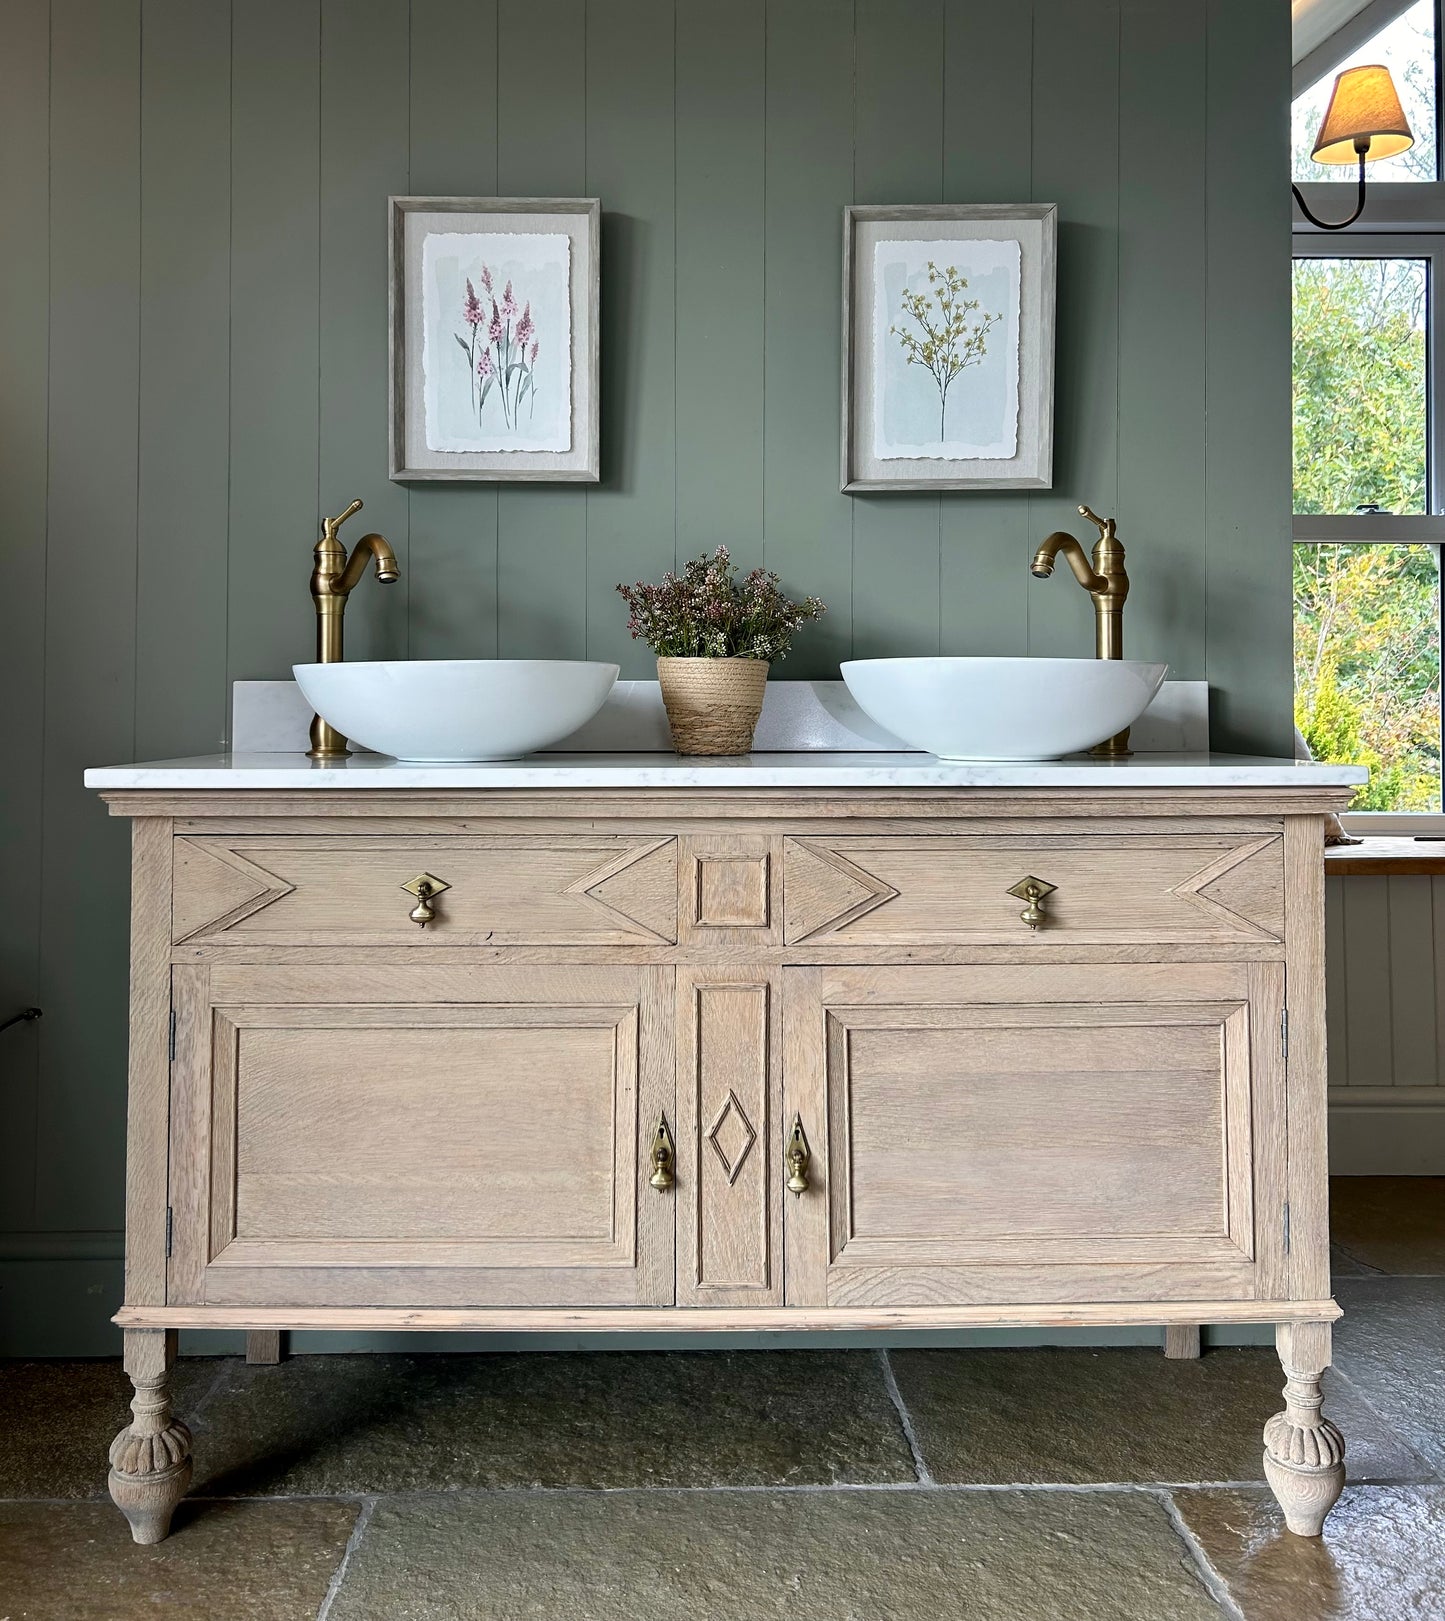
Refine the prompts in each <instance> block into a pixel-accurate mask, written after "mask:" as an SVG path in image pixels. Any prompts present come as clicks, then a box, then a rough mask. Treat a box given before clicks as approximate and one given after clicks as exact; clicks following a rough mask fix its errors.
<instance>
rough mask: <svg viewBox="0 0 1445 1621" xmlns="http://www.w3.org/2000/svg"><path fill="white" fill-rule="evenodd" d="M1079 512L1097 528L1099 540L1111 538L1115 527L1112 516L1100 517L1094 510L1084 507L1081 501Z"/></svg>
mask: <svg viewBox="0 0 1445 1621" xmlns="http://www.w3.org/2000/svg"><path fill="white" fill-rule="evenodd" d="M1079 512H1080V515H1081V516H1083V517H1085V518H1087V519H1088V520H1089V522H1090V523H1091V524H1093V525H1094V526H1095V528H1097V529H1098V531H1099V539H1100V540H1113V538H1114V531H1115V528H1116V527H1117V525H1116V522H1115V520H1114V519H1113V518H1101V517H1100V516H1099V515H1098V514H1097V513H1096V512H1094V511H1092V510H1091V509H1090V508H1088V507H1086V506H1085V505H1084V504H1083V502H1082V501H1081V502H1080V503H1079Z"/></svg>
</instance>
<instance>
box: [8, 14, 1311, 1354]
mask: <svg viewBox="0 0 1445 1621" xmlns="http://www.w3.org/2000/svg"><path fill="white" fill-rule="evenodd" d="M1288 60H1289V48H1288V11H1287V8H1286V7H1285V6H1284V5H1282V4H1264V3H1261V0H1033V3H1032V4H1030V3H1029V0H1008V3H1006V4H1000V3H998V0H856V3H855V0H230V3H228V0H0V234H3V246H4V253H3V262H4V265H5V273H4V275H3V276H0V409H3V418H0V543H3V547H4V573H3V580H4V590H3V593H0V671H3V680H4V690H5V692H6V695H7V703H6V705H5V743H6V750H5V771H6V782H5V791H4V795H3V803H0V862H3V891H0V892H3V894H4V895H5V901H6V904H5V907H4V911H3V915H0V937H3V939H0V945H3V993H0V1016H3V1014H4V1013H6V1012H8V1011H10V1010H11V1009H12V1008H18V1007H20V1006H23V1005H25V1004H27V1003H30V1002H38V1003H40V1004H41V1005H42V1006H43V1007H44V1009H45V1019H44V1021H43V1023H42V1024H41V1025H39V1026H38V1027H24V1028H20V1029H16V1030H12V1031H9V1032H6V1034H5V1035H4V1036H3V1037H0V1064H3V1070H0V1136H3V1143H4V1155H3V1162H4V1166H5V1170H4V1174H3V1175H0V1291H3V1292H0V1312H3V1311H4V1310H5V1308H6V1307H7V1305H8V1306H9V1307H10V1308H11V1312H12V1316H13V1315H14V1313H15V1312H16V1311H17V1310H19V1309H20V1308H21V1307H22V1306H23V1308H24V1310H25V1311H27V1312H29V1311H30V1310H31V1309H32V1306H33V1307H34V1309H35V1310H36V1311H38V1312H39V1317H38V1318H37V1319H36V1320H35V1321H32V1322H30V1323H29V1324H27V1326H26V1328H25V1329H24V1331H23V1333H22V1334H21V1341H22V1342H23V1344H24V1345H25V1346H27V1347H31V1348H33V1347H36V1346H38V1345H40V1343H41V1342H44V1345H45V1346H46V1347H48V1348H52V1349H66V1348H71V1349H85V1348H87V1345H89V1344H93V1343H94V1333H101V1332H103V1330H100V1329H95V1330H94V1331H93V1332H92V1330H91V1329H90V1328H89V1327H88V1326H87V1325H90V1324H92V1323H95V1324H99V1323H102V1322H103V1319H104V1316H105V1314H106V1313H107V1312H108V1311H109V1310H110V1309H111V1308H112V1306H113V1304H114V1301H113V1298H112V1296H111V1293H110V1291H109V1288H108V1287H100V1288H96V1289H95V1292H94V1294H93V1295H91V1296H88V1297H85V1298H81V1297H80V1296H75V1297H74V1298H71V1296H66V1299H65V1300H64V1301H62V1300H60V1299H59V1298H58V1296H57V1294H56V1291H57V1290H58V1291H59V1292H60V1294H64V1293H65V1289H66V1287H67V1285H65V1283H64V1279H65V1278H66V1277H71V1278H72V1279H73V1281H74V1288H75V1289H77V1290H78V1289H80V1288H81V1286H82V1283H84V1285H85V1286H87V1287H94V1278H95V1276H96V1275H97V1274H96V1272H95V1268H96V1266H101V1268H102V1273H103V1276H104V1277H106V1278H109V1277H111V1276H112V1270H105V1269H107V1268H110V1269H113V1260H105V1259H104V1257H106V1256H111V1257H113V1255H114V1253H115V1249H116V1240H115V1237H114V1234H115V1232H116V1229H117V1227H118V1225H119V1216H120V1209H121V1178H122V1146H121V1145H122V1120H123V1112H124V1040H125V1018H124V1010H125V933H126V910H125V907H126V848H125V846H126V829H125V827H124V825H122V824H120V823H117V822H113V821H108V820H107V818H106V816H105V814H104V812H103V809H102V807H101V806H100V805H99V804H98V802H97V801H96V800H95V799H94V797H93V796H92V795H89V794H87V793H86V791H85V790H84V789H83V788H82V787H81V785H80V773H81V770H82V768H83V767H84V766H86V765H89V764H98V763H107V762H116V761H123V760H129V759H133V758H138V757H139V758H148V757H157V756H164V755H176V754H188V753H197V752H204V751H208V750H212V749H215V748H216V747H217V746H218V745H219V744H220V742H221V740H222V739H223V737H224V735H225V731H226V725H227V718H226V717H227V707H228V690H229V685H230V683H231V682H232V681H233V680H236V679H238V678H250V677H266V676H281V675H284V674H285V673H286V671H287V668H288V666H289V665H290V663H291V662H292V660H294V659H297V658H304V657H306V656H307V655H308V651H309V647H310V637H311V610H310V604H309V602H308V601H307V596H306V577H307V574H308V571H309V568H310V548H311V544H312V540H313V536H314V533H315V531H316V527H317V522H318V518H319V516H320V515H321V514H322V513H323V512H334V511H337V510H339V509H340V508H341V507H342V506H344V505H345V503H346V502H347V501H348V500H350V499H351V497H352V496H354V495H360V496H362V497H363V498H364V499H365V501H366V506H367V512H366V517H367V519H368V521H369V522H370V524H371V526H373V527H375V528H379V529H380V530H382V531H383V532H384V533H385V534H386V535H388V536H389V537H390V539H391V541H392V544H393V545H394V547H395V549H396V551H397V554H398V556H399V557H400V559H401V561H402V566H403V570H404V577H403V579H402V581H401V582H400V583H399V584H398V585H397V586H395V587H394V588H390V589H388V590H386V591H380V590H376V589H374V588H373V587H371V586H368V587H367V588H365V589H363V590H362V591H361V592H359V593H358V595H357V597H356V600H355V603H354V605H353V607H352V609H351V614H350V630H349V640H350V648H351V650H352V652H353V653H354V654H355V655H358V656H361V655H371V656H385V655H391V656H406V655H410V656H411V657H418V658H437V657H455V656H468V655H473V656H475V655H490V654H496V653H500V654H503V655H523V654H553V655H564V656H569V655H570V656H581V655H583V654H586V655H589V656H592V657H605V658H615V659H617V660H618V661H619V662H620V663H621V664H622V666H623V669H624V672H625V673H627V674H630V675H642V674H645V673H647V670H648V658H647V655H646V654H645V652H644V651H643V650H642V649H641V648H639V647H635V646H633V645H631V644H630V643H629V642H628V640H627V637H626V632H625V629H624V614H623V611H622V605H621V603H620V601H619V600H618V599H617V597H616V595H615V593H614V591H613V586H614V585H615V584H616V582H617V581H619V580H632V579H636V578H638V577H639V576H645V575H651V574H655V573H657V572H659V571H660V570H662V569H663V568H665V567H669V566H671V565H672V564H673V563H674V562H675V561H676V560H677V559H678V558H679V557H686V556H689V555H692V554H695V553H697V552H698V551H701V550H702V549H704V548H710V547H712V546H713V545H715V544H717V543H718V542H720V541H726V542H727V543H728V544H729V545H730V546H731V547H732V548H733V549H734V551H735V553H736V554H737V555H738V556H739V557H740V558H741V559H742V560H744V561H745V562H747V563H748V564H752V563H754V562H759V561H762V562H766V563H767V564H768V566H770V567H772V568H775V569H777V570H778V571H779V572H780V573H781V574H782V576H783V578H784V580H785V582H786V583H787V584H788V585H789V586H790V587H792V588H794V589H795V590H797V591H799V592H802V591H816V592H818V593H819V594H820V595H821V596H823V597H824V598H825V600H826V601H827V602H828V604H829V608H830V613H829V615H828V617H827V619H826V620H825V621H824V622H823V624H822V625H821V626H820V627H818V628H817V629H816V630H815V631H811V632H809V633H808V635H807V637H806V638H805V640H804V642H803V643H802V645H801V646H800V647H799V649H798V651H797V653H796V655H795V656H794V658H793V659H792V660H791V661H790V662H789V664H788V665H787V666H786V667H785V672H784V673H786V674H787V675H791V676H795V677H802V676H830V675H833V674H835V673H836V667H837V662H838V660H839V659H840V658H842V657H847V656H849V655H850V654H851V653H855V652H856V653H860V654H869V653H873V654H876V653H936V652H944V653H1024V652H1029V653H1035V654H1051V653H1062V654H1082V653H1087V652H1088V651H1089V650H1090V646H1091V643H1090V636H1091V623H1090V614H1089V611H1088V606H1087V604H1086V603H1085V602H1084V601H1083V599H1082V597H1081V595H1080V593H1079V592H1078V591H1077V590H1076V589H1074V588H1073V587H1072V585H1071V584H1070V582H1069V581H1068V579H1067V578H1066V577H1065V578H1061V579H1058V580H1055V581H1053V582H1051V583H1049V584H1047V585H1044V584H1040V583H1038V582H1031V581H1030V579H1029V576H1028V572H1027V561H1028V557H1029V554H1030V551H1031V548H1032V546H1033V544H1034V542H1035V540H1036V539H1037V538H1038V537H1039V536H1041V535H1042V534H1044V533H1045V532H1047V531H1048V530H1049V529H1051V528H1054V527H1057V526H1059V525H1061V524H1068V523H1070V522H1071V521H1073V519H1074V512H1073V509H1074V507H1075V505H1076V503H1077V502H1079V501H1081V500H1084V501H1088V502H1090V503H1091V504H1092V505H1093V506H1095V507H1096V508H1098V509H1099V510H1101V511H1106V512H1116V513H1117V514H1118V517H1119V526H1120V533H1121V535H1122V537H1123V538H1124V540H1125V542H1126V544H1127V545H1128V546H1129V549H1130V561H1131V565H1132V569H1133V572H1134V576H1135V581H1136V584H1135V592H1134V595H1133V597H1132V598H1131V600H1130V606H1129V638H1130V649H1131V651H1132V652H1134V653H1136V654H1138V655H1140V656H1144V657H1151V658H1153V657H1158V658H1164V659H1168V660H1169V661H1170V662H1171V663H1172V665H1173V666H1174V670H1175V673H1176V674H1177V675H1179V676H1182V677H1192V678H1204V677H1207V678H1208V679H1209V680H1210V681H1211V682H1212V683H1213V685H1214V687H1215V702H1216V717H1215V718H1216V733H1215V736H1216V742H1217V743H1218V744H1219V745H1221V746H1225V747H1242V748H1252V749H1262V750H1274V751H1279V750H1281V749H1283V748H1284V747H1285V746H1286V744H1287V742H1288V728H1289V707H1290V705H1289V688H1290V670H1289V634H1290V633H1289V601H1288V596H1289V563H1288V552H1287V537H1288V499H1289V496H1288V491H1289V485H1288V479H1289V456H1288V437H1287V436H1288V431H1289V429H1288V403H1287V400H1288V396H1287V390H1288V340H1289V331H1288V321H1289V316H1288V307H1287V281H1286V274H1287V270H1286V263H1287V251H1286V250H1287V247H1288V236H1287V231H1288V203H1289V197H1288V191H1287V189H1286V187H1285V184H1284V181H1283V178H1282V176H1283V174H1284V152H1285V142H1286V136H1285V124H1286V104H1287V85H1288ZM390 192H416V193H425V192H434V193H468V192H472V193H479V194H492V193H497V194H502V195H528V194H533V195H536V194H541V195H589V196H590V195H595V196H598V197H600V198H601V199H602V203H603V209H604V215H603V248H602V355H603V359H602V366H603V372H602V411H603V416H602V460H603V479H602V482H601V484H600V485H598V486H596V487H594V488H590V489H585V488H581V487H577V486H561V485H559V486H555V487H552V488H548V487H545V486H531V487H514V488H498V487H497V486H495V485H476V486H472V487H467V486H451V487H439V486H436V487H427V486H425V485H423V486H419V487H416V488H413V489H410V490H408V489H406V488H403V487H401V486H398V485H394V484H391V483H389V482H388V480H387V478H386V472H385V469H386V410H387V405H386V392H385V390H386V376H385V356H386V308H385V282H386V262H385V199H386V196H387V194H388V193H390ZM1030 199H1038V200H1046V201H1050V202H1056V203H1057V204H1058V205H1059V210H1060V221H1061V224H1060V236H1059V249H1060V251H1059V327H1058V389H1057V461H1056V480H1055V487H1054V489H1053V490H1052V491H1049V492H1044V493H1035V494H1026V493H1023V492H1019V493H1012V492H999V493H993V494H979V495H968V494H953V495H944V496H936V495H917V494H909V495H898V496H892V497H889V496H883V495H871V496H862V497H848V496H844V495H842V494H840V493H839V490H838V372H839V285H838V283H839V252H840V218H841V210H842V208H843V205H844V204H845V203H848V202H852V201H856V202H878V203H888V202H893V203H896V202H910V203H929V202H939V201H945V202H970V201H979V202H999V201H1011V200H1017V201H1026V200H1030ZM27 1256H29V1257H37V1256H39V1257H45V1258H46V1259H44V1260H43V1261H35V1260H24V1259H22V1258H23V1257H27ZM67 1266H69V1268H70V1271H69V1272H67V1271H66V1267H67ZM37 1267H40V1268H41V1269H42V1270H43V1273H44V1277H45V1279H46V1280H47V1281H46V1283H45V1284H44V1286H43V1287H42V1286H41V1284H40V1283H39V1282H38V1281H37V1280H38V1279H39V1277H40V1273H39V1272H37V1271H36V1268H37ZM27 1268H28V1269H29V1270H27ZM72 1293H73V1291H72ZM47 1302H48V1303H49V1304H47ZM37 1303H38V1304H37ZM87 1333H91V1334H92V1338H91V1340H87V1341H85V1343H77V1339H78V1337H79V1339H80V1340H84V1339H85V1335H86V1334H87ZM12 1339H13V1334H12Z"/></svg>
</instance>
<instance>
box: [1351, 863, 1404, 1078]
mask: <svg viewBox="0 0 1445 1621" xmlns="http://www.w3.org/2000/svg"><path fill="white" fill-rule="evenodd" d="M1346 881H1347V882H1348V883H1349V886H1350V898H1349V903H1348V904H1349V912H1348V917H1349V933H1348V934H1347V936H1346V939H1345V1053H1346V1059H1347V1062H1348V1065H1349V1084H1350V1085H1351V1086H1388V1085H1389V1084H1390V1077H1391V1074H1392V1073H1393V1068H1394V1050H1393V1042H1392V1040H1391V1036H1392V1033H1393V1032H1392V1029H1391V1025H1390V950H1389V942H1390V890H1389V885H1390V880H1389V879H1388V878H1351V879H1348V880H1346Z"/></svg>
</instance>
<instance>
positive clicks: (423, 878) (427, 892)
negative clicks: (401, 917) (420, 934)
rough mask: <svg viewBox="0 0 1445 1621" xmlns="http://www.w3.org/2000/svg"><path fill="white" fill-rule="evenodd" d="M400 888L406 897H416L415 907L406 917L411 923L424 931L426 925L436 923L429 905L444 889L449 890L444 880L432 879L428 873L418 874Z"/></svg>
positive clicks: (434, 915) (433, 912) (433, 909)
mask: <svg viewBox="0 0 1445 1621" xmlns="http://www.w3.org/2000/svg"><path fill="white" fill-rule="evenodd" d="M401 887H402V888H403V889H404V890H405V891H406V892H407V894H408V895H415V896H416V905H415V906H413V907H412V909H411V911H409V912H408V913H407V914H406V915H407V916H408V917H409V918H410V919H411V920H412V922H413V923H415V924H417V925H418V926H419V927H420V928H423V929H424V928H425V927H426V926H427V924H428V923H434V922H435V921H436V910H435V908H434V907H433V906H432V904H431V903H432V901H434V900H435V899H436V897H437V896H438V895H440V894H441V892H442V891H443V890H444V889H450V888H451V887H452V886H451V885H450V884H449V883H447V882H446V881H445V880H444V879H441V878H436V877H433V876H432V874H431V873H429V872H419V873H418V874H417V875H416V877H415V878H413V879H412V880H411V882H410V883H406V884H403V885H402V886H401Z"/></svg>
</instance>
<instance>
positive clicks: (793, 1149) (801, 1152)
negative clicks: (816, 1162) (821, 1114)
mask: <svg viewBox="0 0 1445 1621" xmlns="http://www.w3.org/2000/svg"><path fill="white" fill-rule="evenodd" d="M812 1158H813V1156H812V1155H811V1154H810V1153H809V1152H808V1139H807V1138H806V1137H805V1136H804V1135H803V1117H802V1115H800V1114H795V1115H794V1116H793V1129H792V1130H791V1131H790V1132H789V1133H788V1148H787V1153H786V1154H785V1155H784V1159H785V1161H786V1163H787V1167H788V1180H787V1182H786V1183H785V1184H784V1186H785V1187H786V1188H787V1190H788V1192H789V1193H793V1194H798V1195H801V1194H804V1193H806V1192H807V1191H808V1166H809V1165H810V1164H811V1162H812Z"/></svg>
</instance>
